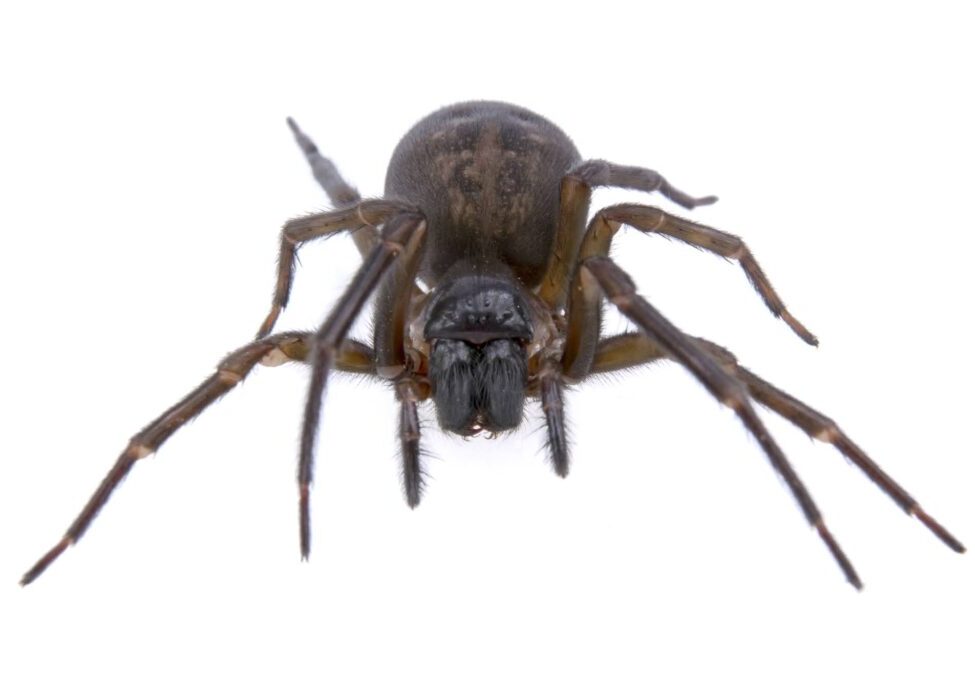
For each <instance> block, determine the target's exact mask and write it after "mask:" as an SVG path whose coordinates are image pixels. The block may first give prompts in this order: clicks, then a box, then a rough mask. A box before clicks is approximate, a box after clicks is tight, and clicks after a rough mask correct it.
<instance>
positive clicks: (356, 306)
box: [298, 212, 426, 559]
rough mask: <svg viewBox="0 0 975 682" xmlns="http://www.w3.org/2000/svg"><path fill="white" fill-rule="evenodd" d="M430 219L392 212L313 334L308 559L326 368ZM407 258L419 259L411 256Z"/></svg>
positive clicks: (304, 530) (303, 487)
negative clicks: (312, 485) (312, 497)
mask: <svg viewBox="0 0 975 682" xmlns="http://www.w3.org/2000/svg"><path fill="white" fill-rule="evenodd" d="M425 230H426V222H425V221H424V217H423V215H422V214H420V213H418V212H400V213H397V214H396V215H394V216H393V217H391V218H389V219H388V220H387V221H386V223H385V226H384V227H383V231H382V234H381V236H380V241H379V243H378V244H377V245H376V246H375V247H374V248H373V250H372V252H371V253H370V254H369V255H368V256H367V257H366V259H365V261H364V262H363V263H362V265H361V266H360V267H359V270H358V272H356V274H355V277H354V278H353V280H352V282H351V283H350V284H349V286H348V288H347V289H346V290H345V293H344V294H343V295H342V297H341V298H340V299H339V301H338V303H336V305H335V307H334V308H333V309H332V312H331V313H330V314H329V316H328V317H327V318H326V320H325V322H324V323H323V324H322V326H321V327H320V328H319V330H318V332H317V333H316V334H315V336H314V341H313V345H312V349H311V352H310V355H309V362H310V363H311V364H312V376H311V384H310V386H309V389H308V400H307V402H306V404H305V415H304V424H303V426H302V431H301V451H300V454H299V458H298V491H299V519H300V534H301V556H302V558H305V559H307V558H308V554H309V552H310V551H311V519H310V513H309V500H308V498H309V490H310V488H311V483H312V477H313V474H312V472H313V468H314V453H315V436H316V435H317V433H318V421H319V415H320V413H321V408H322V398H323V396H324V393H325V386H326V383H327V380H328V373H329V371H330V369H331V368H332V366H333V364H334V362H335V359H336V357H337V355H338V353H339V351H340V349H341V344H342V341H343V340H344V339H345V336H346V334H347V333H348V330H349V327H350V326H351V325H352V322H353V321H354V320H355V318H356V317H357V316H358V314H359V312H360V311H361V310H362V307H363V305H365V302H366V300H367V299H368V298H369V296H370V295H371V294H372V293H373V292H374V291H375V290H376V288H377V286H378V285H379V283H380V281H382V279H383V276H384V275H385V274H386V272H387V271H388V270H389V268H390V266H391V265H392V264H393V262H394V260H395V259H396V258H397V256H399V255H400V254H402V253H404V252H407V253H409V254H418V253H420V250H421V249H422V242H423V236H424V233H425ZM408 260H410V261H413V260H415V257H414V256H410V257H409V258H408Z"/></svg>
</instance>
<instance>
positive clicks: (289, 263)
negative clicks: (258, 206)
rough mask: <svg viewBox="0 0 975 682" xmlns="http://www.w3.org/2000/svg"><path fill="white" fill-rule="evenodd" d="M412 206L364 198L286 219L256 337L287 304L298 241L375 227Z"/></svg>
mask: <svg viewBox="0 0 975 682" xmlns="http://www.w3.org/2000/svg"><path fill="white" fill-rule="evenodd" d="M415 210H416V209H414V208H413V207H411V206H409V205H408V204H405V203H403V202H396V201H384V200H381V199H371V200H370V199H367V200H366V201H362V202H360V203H358V204H356V205H355V206H350V207H348V208H343V209H338V210H335V211H326V212H324V213H313V214H312V215H308V216H303V217H301V218H295V219H293V220H289V221H288V222H286V223H285V224H284V227H283V228H282V229H281V246H280V249H279V252H278V273H277V281H276V284H275V286H274V297H273V299H272V302H271V310H270V312H268V314H267V317H265V318H264V322H262V323H261V328H260V329H259V330H258V331H257V338H261V337H263V336H267V335H268V334H269V333H270V332H271V329H273V328H274V323H275V322H277V319H278V316H279V315H280V314H281V311H282V310H284V307H285V306H286V305H288V297H289V295H290V294H291V284H292V282H293V280H294V273H295V262H296V256H297V251H298V247H299V246H300V245H301V244H303V243H305V242H308V241H311V240H313V239H318V238H319V237H329V236H331V235H334V234H336V233H338V232H342V231H344V230H352V231H353V235H354V234H355V232H356V231H358V230H360V229H362V228H363V227H367V226H373V227H375V226H376V225H379V224H381V223H384V222H386V221H387V220H389V219H391V218H392V217H393V216H395V215H399V214H402V213H409V212H413V211H415Z"/></svg>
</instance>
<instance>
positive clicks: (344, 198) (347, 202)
mask: <svg viewBox="0 0 975 682" xmlns="http://www.w3.org/2000/svg"><path fill="white" fill-rule="evenodd" d="M288 127H289V128H290V129H291V132H292V134H293V135H294V136H295V142H297V143H298V147H299V148H300V149H301V151H302V153H303V154H304V155H305V160H306V161H308V165H309V166H311V173H312V175H313V176H314V177H315V180H316V181H317V182H318V184H319V185H321V187H322V189H323V190H325V193H326V194H327V195H328V198H329V200H330V201H331V202H332V206H334V207H335V208H345V207H347V206H352V205H354V204H357V203H359V201H361V199H362V197H360V196H359V192H357V191H356V189H355V187H353V186H352V185H350V184H349V183H347V182H346V181H345V180H344V179H343V178H342V176H341V175H340V174H339V169H338V168H336V167H335V164H334V163H332V160H331V159H329V158H327V157H324V156H322V153H321V152H320V151H318V146H317V145H316V144H315V143H314V142H313V141H312V139H311V138H310V137H308V135H306V134H305V132H304V131H303V130H302V129H301V128H299V127H298V124H297V123H295V120H294V119H293V118H291V117H290V116H289V117H288ZM352 239H353V241H355V245H356V248H357V249H359V253H360V254H361V255H362V257H363V258H365V257H366V254H368V253H369V252H370V251H371V250H372V247H373V246H375V245H376V243H377V242H378V241H379V231H378V230H377V229H376V226H375V225H364V226H363V227H362V228H361V229H359V230H356V231H355V232H353V233H352Z"/></svg>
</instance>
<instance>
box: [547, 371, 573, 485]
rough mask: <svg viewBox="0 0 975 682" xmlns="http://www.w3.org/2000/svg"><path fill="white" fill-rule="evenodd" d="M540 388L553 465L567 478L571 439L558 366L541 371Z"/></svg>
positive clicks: (557, 471)
mask: <svg viewBox="0 0 975 682" xmlns="http://www.w3.org/2000/svg"><path fill="white" fill-rule="evenodd" d="M540 390H541V397H542V412H543V413H544V414H545V426H546V428H547V429H548V441H547V443H548V451H549V456H550V457H551V458H552V467H553V468H554V469H555V473H557V474H558V475H559V476H561V477H562V478H565V477H566V476H568V475H569V440H568V437H567V435H566V429H565V408H564V401H563V399H562V377H561V375H560V373H559V371H558V369H557V368H556V367H548V368H546V369H544V370H543V371H542V372H541V373H540Z"/></svg>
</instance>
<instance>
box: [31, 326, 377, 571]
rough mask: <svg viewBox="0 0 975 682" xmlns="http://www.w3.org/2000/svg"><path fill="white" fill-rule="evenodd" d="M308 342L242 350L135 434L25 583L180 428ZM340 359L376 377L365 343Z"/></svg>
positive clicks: (297, 339) (296, 355)
mask: <svg viewBox="0 0 975 682" xmlns="http://www.w3.org/2000/svg"><path fill="white" fill-rule="evenodd" d="M307 339H308V332H285V333H281V334H275V335H274V336H269V337H266V338H264V339H260V340H258V341H254V342H252V343H248V344H247V345H246V346H243V347H241V348H238V349H237V350H235V351H234V352H232V353H231V354H230V355H228V356H227V357H226V358H225V359H224V360H223V361H222V362H221V363H220V364H219V365H218V366H217V371H216V372H215V373H213V374H212V375H211V376H210V377H209V378H207V379H206V381H204V382H203V383H202V384H200V385H199V386H197V387H196V388H195V389H193V390H192V391H190V393H188V394H187V395H186V397H185V398H183V399H182V400H180V401H179V402H178V403H176V404H175V405H173V406H172V407H171V408H169V409H168V410H166V412H164V413H163V414H162V415H161V416H159V417H158V418H157V419H155V420H154V421H153V422H152V423H150V424H149V425H148V426H146V427H145V428H144V429H142V430H141V431H139V432H138V433H137V434H135V435H134V436H133V437H132V439H131V440H130V441H129V444H128V446H127V447H126V448H125V450H123V451H122V454H121V455H119V457H118V459H117V460H116V461H115V464H114V465H113V466H112V468H111V469H110V470H109V472H108V474H106V476H105V478H104V479H103V480H102V482H101V484H100V485H99V486H98V488H97V489H96V490H95V493H94V494H93V495H92V496H91V498H90V499H89V500H88V503H87V504H86V505H85V507H84V509H82V510H81V513H80V514H78V517H77V518H76V519H75V520H74V522H73V523H72V524H71V525H70V526H69V527H68V530H67V531H66V532H65V534H64V537H62V538H61V541H60V542H58V543H57V544H56V545H55V546H54V547H52V548H51V549H50V550H49V551H48V552H47V553H46V554H45V555H44V556H42V557H41V558H40V559H39V560H38V561H37V563H35V564H34V565H33V566H32V567H31V568H30V570H28V571H27V572H26V573H25V574H24V576H23V578H21V580H20V583H21V585H27V584H29V583H31V582H33V581H34V580H35V579H36V578H37V577H38V576H39V575H40V574H41V573H43V572H44V571H45V570H46V569H47V567H48V566H50V565H51V564H52V563H54V561H55V559H57V558H58V557H59V556H60V555H61V554H62V553H63V552H64V550H66V549H67V548H68V547H70V546H71V545H73V544H75V543H76V542H78V540H80V539H81V536H82V535H84V534H85V531H86V530H88V527H89V526H90V525H91V522H92V520H94V518H95V516H96V515H97V514H98V512H99V511H101V509H102V507H104V506H105V504H106V503H107V502H108V499H109V497H111V495H112V493H113V492H114V491H115V489H116V488H117V487H118V486H119V484H120V483H121V482H122V480H123V479H124V478H125V476H126V475H127V474H128V473H129V471H130V470H131V469H132V467H133V466H135V463H136V462H138V461H139V460H141V459H145V458H146V457H147V456H149V455H150V454H152V453H153V452H155V451H156V450H158V449H159V448H160V446H162V444H163V443H165V442H166V440H167V439H168V438H169V437H170V436H172V435H173V434H174V433H175V432H176V431H177V429H179V428H180V427H182V426H183V425H184V424H186V423H187V422H188V421H190V420H191V419H193V418H194V417H196V416H197V415H199V414H200V413H201V412H203V410H205V409H206V408H207V407H208V406H209V405H210V404H211V403H213V401H214V400H216V399H217V398H219V397H220V396H222V395H223V394H225V393H227V392H228V391H230V389H232V388H234V387H235V386H236V385H237V384H239V383H240V382H241V381H243V379H244V378H245V377H246V376H247V375H248V374H250V372H251V370H253V369H254V367H255V366H257V364H259V363H263V364H267V365H271V366H277V365H281V364H284V363H285V362H292V361H293V362H304V361H305V358H306V357H307V355H308V342H307ZM336 355H337V357H336V366H337V367H338V369H340V370H342V371H346V372H356V373H365V374H374V373H375V363H374V360H373V357H374V353H373V350H372V349H371V348H369V347H368V346H366V345H365V344H362V343H359V342H357V341H346V342H345V343H343V344H342V346H341V347H340V348H339V350H338V353H337V354H336Z"/></svg>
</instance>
